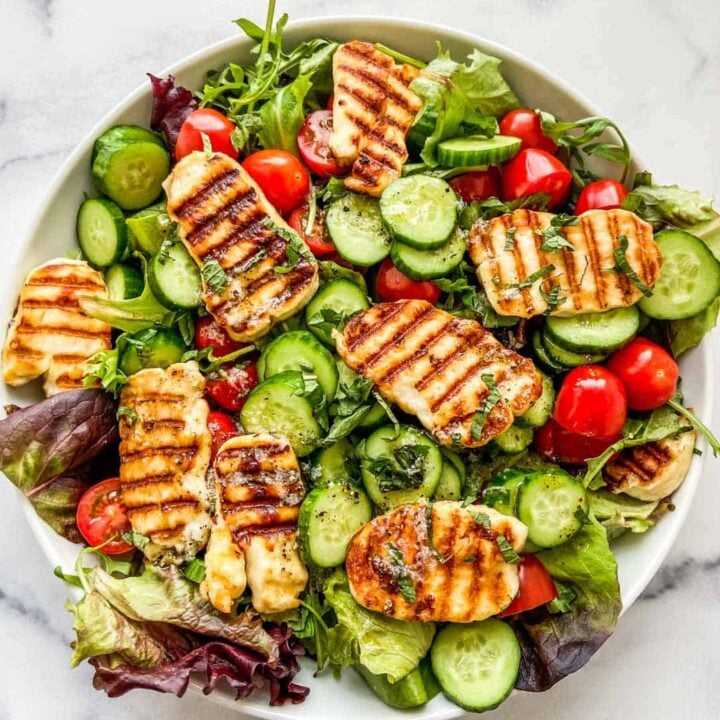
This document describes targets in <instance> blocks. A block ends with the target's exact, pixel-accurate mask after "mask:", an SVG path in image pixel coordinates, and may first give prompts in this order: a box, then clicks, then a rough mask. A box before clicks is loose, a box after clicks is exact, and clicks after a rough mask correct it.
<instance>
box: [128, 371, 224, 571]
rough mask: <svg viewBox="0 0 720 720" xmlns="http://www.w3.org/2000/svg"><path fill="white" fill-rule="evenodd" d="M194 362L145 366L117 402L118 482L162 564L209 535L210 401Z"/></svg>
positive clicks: (187, 553) (185, 554)
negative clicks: (126, 411) (124, 412)
mask: <svg viewBox="0 0 720 720" xmlns="http://www.w3.org/2000/svg"><path fill="white" fill-rule="evenodd" d="M204 389H205V378H204V377H203V376H202V374H201V373H200V370H199V368H198V365H197V363H195V362H187V363H178V364H175V365H171V366H170V367H168V368H167V369H165V370H163V369H160V368H149V369H145V370H141V371H140V372H138V373H135V374H134V375H132V376H130V378H129V381H128V383H127V385H126V386H125V387H124V388H123V390H122V392H121V396H120V403H121V405H123V406H125V407H128V408H130V409H131V410H134V411H135V413H136V419H134V421H130V420H129V419H128V418H127V416H123V417H122V419H121V421H120V439H121V442H120V487H121V491H122V496H123V502H124V503H125V506H126V508H127V514H128V518H129V519H130V523H131V525H132V528H133V530H134V531H135V532H139V533H140V534H142V535H145V536H146V537H148V538H149V539H150V542H149V543H148V544H147V545H146V546H145V547H144V548H143V552H144V553H145V555H146V556H147V557H148V558H149V559H151V560H153V561H156V562H159V563H162V564H170V563H180V562H183V561H185V560H189V559H190V558H192V557H194V556H195V554H196V553H197V552H198V550H201V549H202V548H203V547H204V546H205V544H206V543H207V540H208V537H209V534H210V524H211V517H210V513H209V509H210V490H209V487H208V483H207V480H206V474H207V470H208V467H209V465H210V444H211V443H210V433H209V431H208V428H207V418H208V414H209V407H208V404H207V401H206V400H205V399H204V397H203V393H204Z"/></svg>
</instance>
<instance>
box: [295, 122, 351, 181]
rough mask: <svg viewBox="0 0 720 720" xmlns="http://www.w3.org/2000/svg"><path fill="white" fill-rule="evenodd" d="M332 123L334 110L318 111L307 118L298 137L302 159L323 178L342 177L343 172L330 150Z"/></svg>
mask: <svg viewBox="0 0 720 720" xmlns="http://www.w3.org/2000/svg"><path fill="white" fill-rule="evenodd" d="M332 122H333V115H332V110H316V111H315V112H311V113H310V114H309V115H308V116H307V117H306V118H305V122H304V123H303V124H302V127H301V128H300V132H298V136H297V144H298V150H299V151H300V157H301V158H302V160H303V162H304V163H305V164H306V165H307V166H308V167H309V168H310V169H311V170H312V171H313V172H314V173H315V174H316V175H320V176H321V177H327V176H328V175H342V172H343V170H342V168H341V167H340V166H339V165H338V164H337V163H336V162H335V158H334V157H333V154H332V152H331V150H330V135H332V127H333V125H332Z"/></svg>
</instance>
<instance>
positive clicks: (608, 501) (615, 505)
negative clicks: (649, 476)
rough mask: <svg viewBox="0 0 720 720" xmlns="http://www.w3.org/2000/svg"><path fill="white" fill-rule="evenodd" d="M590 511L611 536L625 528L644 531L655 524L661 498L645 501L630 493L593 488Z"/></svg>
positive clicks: (590, 495)
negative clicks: (631, 495) (616, 492)
mask: <svg viewBox="0 0 720 720" xmlns="http://www.w3.org/2000/svg"><path fill="white" fill-rule="evenodd" d="M588 501H589V502H590V511H591V512H592V514H593V515H594V516H595V518H596V519H597V520H598V521H599V522H600V524H601V525H602V526H603V527H604V528H605V529H606V530H607V531H608V535H609V536H610V537H616V536H617V535H620V534H621V533H622V532H623V531H624V530H630V532H633V533H644V532H646V531H647V530H649V529H650V528H651V527H652V526H653V525H654V524H655V521H654V519H653V518H654V515H655V511H656V510H657V507H658V505H659V502H660V501H659V500H655V501H652V502H644V501H642V500H636V499H635V498H632V497H630V496H629V495H624V494H619V495H616V494H614V493H611V492H609V491H608V490H591V491H589V492H588Z"/></svg>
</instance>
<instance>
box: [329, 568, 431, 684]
mask: <svg viewBox="0 0 720 720" xmlns="http://www.w3.org/2000/svg"><path fill="white" fill-rule="evenodd" d="M325 602H326V604H327V605H328V606H329V607H331V608H332V609H333V610H334V611H335V615H336V616H337V620H338V625H337V626H336V627H335V628H331V629H330V632H331V633H334V635H333V636H332V637H333V638H334V637H338V638H339V639H340V640H341V641H342V642H343V643H346V644H348V643H350V642H354V643H356V644H357V661H359V662H360V664H361V665H363V666H364V667H365V668H366V669H367V670H369V671H370V672H371V673H374V674H375V675H386V676H387V679H388V681H389V682H390V683H396V682H397V681H398V680H400V679H402V678H404V677H405V676H406V675H408V674H409V673H410V672H412V671H413V670H414V669H415V668H416V667H417V666H418V664H419V663H420V660H422V658H423V657H425V655H426V653H427V651H428V650H429V649H430V645H431V644H432V640H433V637H434V636H435V625H434V624H433V623H419V622H401V621H400V620H395V619H393V618H389V617H385V616H383V615H379V614H378V613H374V612H370V611H369V610H366V609H365V608H363V607H360V605H358V604H357V603H356V602H355V600H353V597H352V595H351V594H350V589H349V587H348V581H347V576H346V575H345V573H344V572H343V571H342V570H338V571H337V572H335V573H334V574H333V575H331V576H330V578H328V580H327V582H326V583H325ZM336 628H342V629H336ZM331 639H332V638H331ZM351 659H354V658H351ZM352 664H354V663H352Z"/></svg>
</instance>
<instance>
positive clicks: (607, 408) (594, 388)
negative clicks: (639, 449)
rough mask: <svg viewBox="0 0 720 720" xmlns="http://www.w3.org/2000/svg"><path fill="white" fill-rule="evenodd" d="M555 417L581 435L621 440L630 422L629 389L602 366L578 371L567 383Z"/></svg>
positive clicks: (572, 371) (585, 367) (559, 398)
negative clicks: (628, 411) (628, 408)
mask: <svg viewBox="0 0 720 720" xmlns="http://www.w3.org/2000/svg"><path fill="white" fill-rule="evenodd" d="M553 417H554V418H555V420H556V421H557V422H558V423H559V424H560V425H562V426H563V427H564V428H565V429H566V430H570V431H571V432H574V433H580V435H590V436H591V437H596V438H611V437H617V436H619V435H620V433H621V432H622V429H623V425H625V420H626V419H627V395H626V393H625V387H624V386H623V384H622V383H621V382H620V378H618V376H617V375H615V374H614V373H611V372H610V371H609V370H608V369H607V368H604V367H602V366H600V365H583V366H582V367H577V368H574V369H573V370H571V371H570V372H569V373H568V374H567V375H566V376H565V380H563V384H562V386H561V387H560V392H559V393H558V396H557V400H556V401H555V411H554V413H553Z"/></svg>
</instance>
